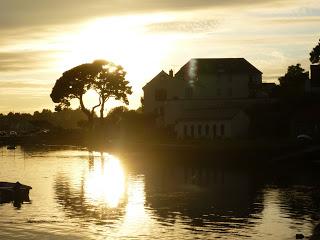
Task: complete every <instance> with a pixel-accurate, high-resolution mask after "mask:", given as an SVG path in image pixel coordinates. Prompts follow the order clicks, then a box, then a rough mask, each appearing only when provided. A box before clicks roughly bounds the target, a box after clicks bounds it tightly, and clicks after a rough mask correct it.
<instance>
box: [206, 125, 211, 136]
mask: <svg viewBox="0 0 320 240" xmlns="http://www.w3.org/2000/svg"><path fill="white" fill-rule="evenodd" d="M209 131H210V129H209V126H208V124H207V125H206V136H209Z"/></svg>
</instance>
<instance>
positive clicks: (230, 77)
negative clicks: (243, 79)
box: [229, 74, 232, 82]
mask: <svg viewBox="0 0 320 240" xmlns="http://www.w3.org/2000/svg"><path fill="white" fill-rule="evenodd" d="M229 82H232V74H230V75H229Z"/></svg>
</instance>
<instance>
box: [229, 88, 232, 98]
mask: <svg viewBox="0 0 320 240" xmlns="http://www.w3.org/2000/svg"><path fill="white" fill-rule="evenodd" d="M228 96H229V97H232V88H228Z"/></svg>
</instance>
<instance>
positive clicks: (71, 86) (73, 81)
mask: <svg viewBox="0 0 320 240" xmlns="http://www.w3.org/2000/svg"><path fill="white" fill-rule="evenodd" d="M102 68H103V62H101V61H95V62H93V63H85V64H81V65H79V66H77V67H74V68H72V69H70V70H68V71H66V72H64V73H63V75H62V77H60V78H59V79H58V80H57V81H56V83H55V85H54V87H53V89H52V92H51V94H50V97H51V99H52V101H53V102H54V103H58V105H57V106H56V111H61V110H62V109H65V108H70V101H71V100H72V99H78V100H79V104H80V109H81V110H82V111H83V112H84V113H85V114H86V116H87V118H88V122H89V126H90V128H92V125H93V117H94V111H95V109H96V108H97V107H99V106H100V105H101V103H99V104H97V105H96V106H93V107H92V108H91V109H88V108H87V107H86V106H85V104H84V101H83V96H84V94H85V93H86V92H87V91H88V90H89V89H90V88H91V87H92V85H93V83H94V81H95V79H96V78H97V75H98V74H99V73H100V72H101V71H102Z"/></svg>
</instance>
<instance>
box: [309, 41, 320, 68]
mask: <svg viewBox="0 0 320 240" xmlns="http://www.w3.org/2000/svg"><path fill="white" fill-rule="evenodd" d="M310 62H311V63H319V62H320V39H319V42H318V45H317V46H315V47H314V48H313V49H312V51H311V52H310Z"/></svg>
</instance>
